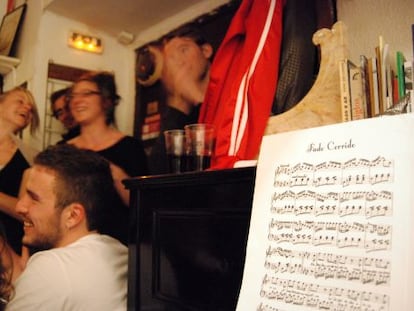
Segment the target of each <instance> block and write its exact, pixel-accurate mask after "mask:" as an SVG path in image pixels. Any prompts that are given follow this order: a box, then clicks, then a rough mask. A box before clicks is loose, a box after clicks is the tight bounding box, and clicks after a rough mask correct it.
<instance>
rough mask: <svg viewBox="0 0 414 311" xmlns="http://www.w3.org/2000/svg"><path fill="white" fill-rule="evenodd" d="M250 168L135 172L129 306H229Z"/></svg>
mask: <svg viewBox="0 0 414 311" xmlns="http://www.w3.org/2000/svg"><path fill="white" fill-rule="evenodd" d="M254 176H255V169H254V168H242V169H232V170H221V171H208V172H198V173H185V174H180V175H163V176H151V177H142V178H135V179H130V180H127V181H125V185H126V187H127V188H128V189H130V191H131V217H132V219H133V220H134V221H133V222H132V225H131V231H130V233H131V241H130V245H129V251H130V261H129V284H128V310H215V311H220V310H234V309H235V306H236V303H237V297H238V293H239V289H240V285H241V279H242V275H243V264H244V257H245V248H246V242H247V234H248V227H249V220H250V211H251V204H252V199H253V189H254Z"/></svg>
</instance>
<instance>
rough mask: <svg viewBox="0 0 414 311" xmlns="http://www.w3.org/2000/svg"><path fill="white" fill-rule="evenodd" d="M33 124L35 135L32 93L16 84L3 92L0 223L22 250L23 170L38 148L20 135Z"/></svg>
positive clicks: (16, 248) (14, 246) (15, 246)
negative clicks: (19, 205) (20, 204)
mask: <svg viewBox="0 0 414 311" xmlns="http://www.w3.org/2000/svg"><path fill="white" fill-rule="evenodd" d="M28 126H30V132H31V134H34V133H35V131H36V130H37V128H38V126H39V115H38V112H37V108H36V103H35V100H34V98H33V95H32V93H31V92H30V91H29V90H27V89H24V88H21V87H16V88H13V89H11V90H9V91H7V92H5V93H3V94H1V95H0V222H1V223H2V225H3V226H4V230H5V233H6V234H7V241H8V243H9V244H10V245H11V247H12V249H13V250H14V251H15V252H16V253H18V254H20V253H21V251H22V242H21V240H22V237H23V227H22V224H21V219H20V216H19V215H18V214H17V213H16V211H15V206H16V203H17V197H18V196H19V192H20V188H21V184H22V180H23V178H24V172H25V170H26V169H27V168H29V167H30V166H31V163H32V159H33V157H34V156H35V154H36V153H37V151H36V150H34V149H33V148H31V147H29V146H28V145H26V144H24V143H23V142H22V141H21V140H20V139H19V138H18V136H17V135H18V134H19V133H20V132H21V131H22V130H24V129H25V128H26V127H28Z"/></svg>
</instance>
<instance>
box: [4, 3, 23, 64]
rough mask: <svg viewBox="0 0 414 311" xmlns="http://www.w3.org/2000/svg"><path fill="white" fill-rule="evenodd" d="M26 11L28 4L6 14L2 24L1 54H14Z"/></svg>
mask: <svg viewBox="0 0 414 311" xmlns="http://www.w3.org/2000/svg"><path fill="white" fill-rule="evenodd" d="M25 11H26V4H23V5H21V6H18V7H17V8H16V9H14V10H12V11H11V12H9V13H7V14H6V15H4V17H3V20H2V23H1V26H0V55H4V56H13V55H12V54H13V50H14V49H13V48H14V45H15V43H16V39H17V34H18V32H19V28H20V26H21V24H22V21H23V17H24V13H25Z"/></svg>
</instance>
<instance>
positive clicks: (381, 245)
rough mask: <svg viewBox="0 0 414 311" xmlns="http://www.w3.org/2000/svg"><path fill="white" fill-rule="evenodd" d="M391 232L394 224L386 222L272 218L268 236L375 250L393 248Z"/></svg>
mask: <svg viewBox="0 0 414 311" xmlns="http://www.w3.org/2000/svg"><path fill="white" fill-rule="evenodd" d="M391 232H392V227H391V226H389V225H382V224H371V223H358V222H353V223H346V222H345V223H343V222H314V221H278V220H276V219H272V220H271V222H270V223H269V232H268V236H267V239H268V241H269V242H273V243H291V244H309V245H313V246H322V245H324V246H331V247H337V248H358V249H364V250H365V251H366V252H372V251H380V250H390V249H391Z"/></svg>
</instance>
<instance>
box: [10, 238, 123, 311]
mask: <svg viewBox="0 0 414 311" xmlns="http://www.w3.org/2000/svg"><path fill="white" fill-rule="evenodd" d="M127 273H128V249H127V247H126V246H124V245H123V244H121V243H120V242H118V241H117V240H116V239H114V238H112V237H110V236H107V235H100V234H90V235H87V236H85V237H83V238H81V239H79V240H78V241H76V242H74V243H72V244H70V245H68V246H66V247H62V248H55V249H51V250H47V251H41V252H38V253H35V254H34V255H33V256H32V257H31V258H30V259H29V261H28V262H27V266H26V269H25V270H24V271H23V273H22V274H21V275H20V276H19V278H18V279H17V280H16V282H15V284H14V292H15V293H14V296H12V298H11V300H10V302H9V303H8V305H7V308H6V310H9V311H18V310H22V311H23V310H24V311H30V310H35V311H49V310H50V311H58V310H59V311H64V310H71V311H75V310H79V311H80V310H88V311H94V310H96V311H105V310H107V311H118V310H119V311H121V310H122V311H125V310H126V301H127V278H128V277H127Z"/></svg>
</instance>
